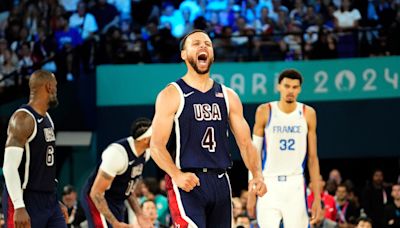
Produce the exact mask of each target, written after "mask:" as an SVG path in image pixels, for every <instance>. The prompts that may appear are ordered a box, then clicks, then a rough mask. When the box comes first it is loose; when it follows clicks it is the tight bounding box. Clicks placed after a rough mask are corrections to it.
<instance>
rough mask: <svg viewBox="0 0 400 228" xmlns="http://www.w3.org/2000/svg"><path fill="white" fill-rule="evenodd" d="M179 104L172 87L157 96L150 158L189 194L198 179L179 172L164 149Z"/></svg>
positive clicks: (178, 98) (177, 96) (177, 95)
mask: <svg viewBox="0 0 400 228" xmlns="http://www.w3.org/2000/svg"><path fill="white" fill-rule="evenodd" d="M179 104H180V95H179V92H178V90H177V89H176V88H175V87H174V86H173V85H169V86H168V87H167V88H165V89H164V90H163V91H161V92H160V93H159V94H158V97H157V101H156V113H155V115H154V118H153V123H152V128H153V134H152V136H151V142H150V150H151V157H152V158H153V160H154V161H155V163H156V164H157V165H158V166H159V167H160V168H161V169H162V170H164V171H165V172H166V173H167V174H168V175H169V176H171V178H172V179H173V180H174V181H175V183H176V184H177V185H178V187H180V188H181V189H183V190H184V191H186V192H189V191H191V190H192V189H193V188H194V187H195V186H196V185H199V184H200V181H199V178H198V177H197V176H196V175H195V174H193V173H183V172H181V170H180V169H179V168H178V167H177V166H176V165H175V163H174V161H173V160H172V157H171V155H170V153H169V152H168V151H167V147H166V146H167V143H168V140H169V137H170V135H171V130H172V126H173V121H174V117H175V113H176V112H177V111H178V108H179Z"/></svg>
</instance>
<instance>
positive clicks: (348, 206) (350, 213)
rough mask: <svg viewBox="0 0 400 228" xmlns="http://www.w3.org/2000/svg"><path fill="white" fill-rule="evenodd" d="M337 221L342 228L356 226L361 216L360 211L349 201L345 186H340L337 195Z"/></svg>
mask: <svg viewBox="0 0 400 228" xmlns="http://www.w3.org/2000/svg"><path fill="white" fill-rule="evenodd" d="M335 201H336V208H337V219H336V221H337V222H338V223H339V224H341V226H347V225H348V224H356V221H357V218H358V217H359V216H360V213H359V211H360V209H359V208H357V207H356V205H354V204H353V203H352V202H351V201H349V199H348V190H347V186H346V185H345V184H339V185H338V187H337V190H336V195H335Z"/></svg>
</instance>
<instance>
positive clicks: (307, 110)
mask: <svg viewBox="0 0 400 228" xmlns="http://www.w3.org/2000/svg"><path fill="white" fill-rule="evenodd" d="M303 105H304V108H305V114H306V115H307V114H310V115H316V113H317V112H316V111H315V109H314V108H313V107H312V106H310V105H306V104H303Z"/></svg>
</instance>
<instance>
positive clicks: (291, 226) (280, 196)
mask: <svg viewBox="0 0 400 228" xmlns="http://www.w3.org/2000/svg"><path fill="white" fill-rule="evenodd" d="M296 105H297V106H296V108H295V110H294V111H292V112H290V113H285V112H283V111H281V110H280V109H279V107H278V102H271V103H269V104H268V106H269V109H270V112H269V113H270V114H269V120H268V123H267V124H266V127H265V129H264V132H265V134H264V143H263V149H262V152H261V153H262V154H261V155H262V156H261V158H262V169H263V170H262V173H263V176H264V181H265V184H266V185H267V187H268V191H267V193H266V194H265V195H264V196H263V197H259V198H258V200H257V220H258V224H259V226H260V227H265V228H270V227H279V224H280V222H281V220H283V224H284V227H285V228H306V227H309V218H308V215H307V205H306V203H305V202H306V200H305V197H306V193H305V182H304V176H303V173H304V166H305V163H306V162H305V161H306V158H307V156H306V155H307V135H308V125H307V121H306V117H305V113H304V112H305V110H306V108H305V105H304V104H302V103H299V102H297V104H296Z"/></svg>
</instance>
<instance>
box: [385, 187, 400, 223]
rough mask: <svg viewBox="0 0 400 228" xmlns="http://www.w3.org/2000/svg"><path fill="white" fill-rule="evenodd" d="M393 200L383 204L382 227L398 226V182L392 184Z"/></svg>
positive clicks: (399, 211)
mask: <svg viewBox="0 0 400 228" xmlns="http://www.w3.org/2000/svg"><path fill="white" fill-rule="evenodd" d="M392 197H393V202H391V203H389V204H387V205H386V206H385V211H384V215H383V217H384V219H383V227H384V228H390V227H400V183H396V184H394V185H393V186H392Z"/></svg>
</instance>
